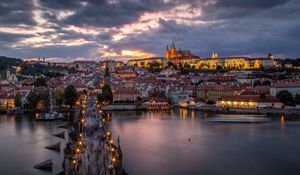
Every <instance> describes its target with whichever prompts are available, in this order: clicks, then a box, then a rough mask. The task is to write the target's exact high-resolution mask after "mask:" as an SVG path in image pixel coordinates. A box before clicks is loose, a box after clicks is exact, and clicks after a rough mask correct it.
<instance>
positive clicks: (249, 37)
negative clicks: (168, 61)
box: [0, 0, 300, 62]
mask: <svg viewBox="0 0 300 175" xmlns="http://www.w3.org/2000/svg"><path fill="white" fill-rule="evenodd" d="M299 7H300V3H299V2H298V1H296V0H284V1H277V0H276V1H272V2H270V1H267V0H263V1H249V0H245V1H233V0H226V1H225V0H222V1H220V0H219V1H215V0H214V1H213V0H203V1H166V0H164V1H160V0H155V1H130V0H128V1H117V0H115V1H76V0H75V1H69V0H66V1H59V2H58V1H48V0H32V1H30V0H28V1H22V2H19V1H16V0H14V1H2V2H1V3H0V9H1V12H2V14H1V17H0V38H2V39H1V47H0V51H1V53H2V54H1V55H3V56H9V57H17V58H23V57H45V58H48V60H50V61H60V62H61V61H63V62H70V61H74V60H85V59H86V60H104V59H113V60H122V61H126V60H128V59H135V58H147V57H153V56H163V55H164V52H165V46H166V45H167V44H171V43H172V41H174V42H175V43H176V45H177V46H178V47H180V48H182V49H189V50H191V52H192V53H193V54H194V55H199V56H200V57H209V56H210V54H211V53H212V52H217V53H218V54H219V55H220V56H221V57H222V56H237V55H239V56H265V55H267V54H268V53H269V52H272V53H273V54H274V55H275V57H280V58H286V57H292V58H296V57H298V55H299V54H300V53H299V50H298V48H297V45H299V37H300V36H299V35H298V33H297V31H298V29H299V28H300V26H299V19H298V16H299V12H298V10H297V9H298V8H299ZM241 46H243V47H241Z"/></svg>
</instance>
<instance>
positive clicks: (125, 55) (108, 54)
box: [101, 49, 156, 60]
mask: <svg viewBox="0 0 300 175" xmlns="http://www.w3.org/2000/svg"><path fill="white" fill-rule="evenodd" d="M101 53H102V57H104V58H109V59H112V58H113V59H118V60H129V59H142V58H151V57H155V56H156V54H153V53H149V52H145V51H142V50H128V49H124V50H121V51H120V52H119V53H118V52H116V51H114V50H112V49H111V50H110V51H102V52H101Z"/></svg>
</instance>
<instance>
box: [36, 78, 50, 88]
mask: <svg viewBox="0 0 300 175" xmlns="http://www.w3.org/2000/svg"><path fill="white" fill-rule="evenodd" d="M33 84H34V85H35V86H37V87H38V86H47V82H46V80H45V79H44V78H43V77H39V78H37V79H35V80H34V83H33Z"/></svg>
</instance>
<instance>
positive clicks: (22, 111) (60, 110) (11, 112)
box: [0, 107, 79, 115]
mask: <svg viewBox="0 0 300 175" xmlns="http://www.w3.org/2000/svg"><path fill="white" fill-rule="evenodd" d="M53 110H54V111H56V112H58V113H67V112H74V111H76V110H79V108H78V107H73V108H68V109H67V108H61V107H54V108H53ZM49 111H50V109H5V110H1V111H0V112H1V113H4V114H5V113H6V114H8V115H14V114H25V113H47V112H49Z"/></svg>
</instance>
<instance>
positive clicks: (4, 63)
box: [0, 56, 23, 71]
mask: <svg viewBox="0 0 300 175" xmlns="http://www.w3.org/2000/svg"><path fill="white" fill-rule="evenodd" d="M21 64H23V61H22V60H21V59H17V58H9V57H5V56H0V71H1V70H5V69H7V68H11V67H12V66H18V65H21Z"/></svg>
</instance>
